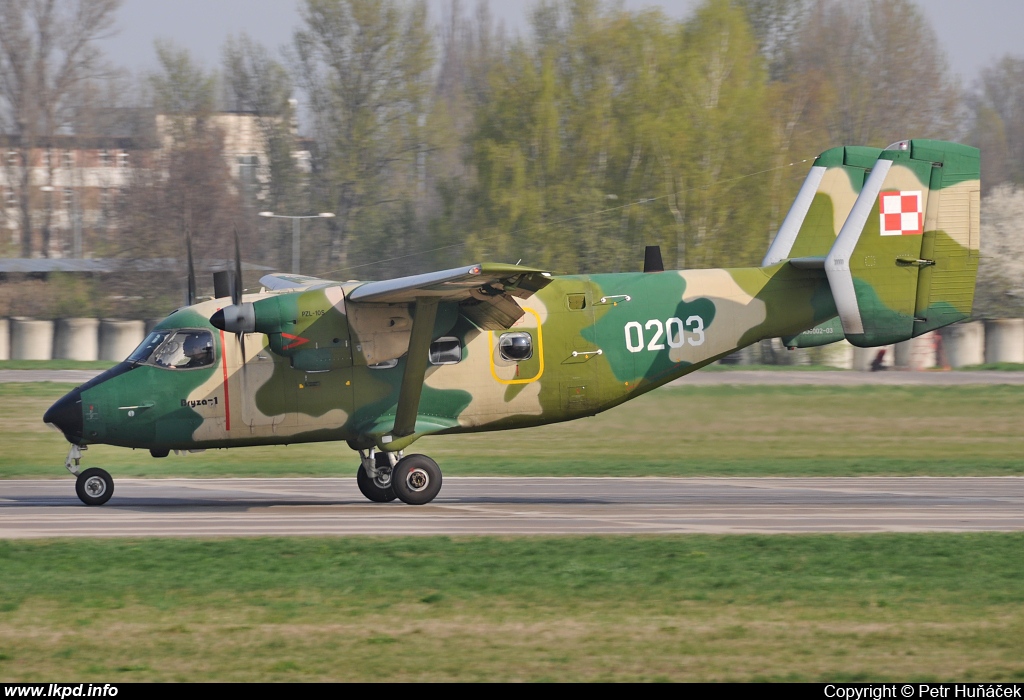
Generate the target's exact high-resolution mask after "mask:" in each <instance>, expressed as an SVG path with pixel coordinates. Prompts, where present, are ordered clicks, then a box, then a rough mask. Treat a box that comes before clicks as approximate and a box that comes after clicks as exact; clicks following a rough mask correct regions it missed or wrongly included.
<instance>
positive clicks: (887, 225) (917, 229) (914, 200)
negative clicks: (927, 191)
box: [878, 191, 924, 236]
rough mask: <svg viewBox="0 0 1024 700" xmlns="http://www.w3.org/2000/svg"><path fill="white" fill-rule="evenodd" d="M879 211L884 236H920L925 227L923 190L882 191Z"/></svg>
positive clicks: (879, 197) (879, 198)
mask: <svg viewBox="0 0 1024 700" xmlns="http://www.w3.org/2000/svg"><path fill="white" fill-rule="evenodd" d="M878 212H879V216H880V217H881V225H880V227H879V228H881V231H882V235H883V236H920V235H921V233H922V230H923V227H924V209H923V208H922V206H921V192H920V191H917V192H882V193H881V194H879V195H878Z"/></svg>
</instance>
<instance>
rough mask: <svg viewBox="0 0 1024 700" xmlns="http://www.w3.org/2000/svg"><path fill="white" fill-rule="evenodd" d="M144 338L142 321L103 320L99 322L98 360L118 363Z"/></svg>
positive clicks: (144, 331) (144, 326)
mask: <svg viewBox="0 0 1024 700" xmlns="http://www.w3.org/2000/svg"><path fill="white" fill-rule="evenodd" d="M145 337H146V324H145V322H144V321H122V320H119V319H113V318H104V319H102V320H101V321H100V359H101V360H106V361H108V362H119V361H120V360H123V359H125V358H126V357H128V355H130V354H131V353H132V351H133V350H134V349H135V348H137V347H138V346H139V344H141V343H142V341H143V340H144V339H145Z"/></svg>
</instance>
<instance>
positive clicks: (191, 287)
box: [185, 222, 196, 306]
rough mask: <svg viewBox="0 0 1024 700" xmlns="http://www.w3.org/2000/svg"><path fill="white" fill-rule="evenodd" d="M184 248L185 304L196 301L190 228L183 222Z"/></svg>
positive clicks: (191, 303)
mask: <svg viewBox="0 0 1024 700" xmlns="http://www.w3.org/2000/svg"><path fill="white" fill-rule="evenodd" d="M185 250H186V251H187V253H188V290H187V291H186V293H185V301H186V304H185V306H192V305H193V304H195V303H196V268H195V265H194V264H193V263H192V229H190V228H189V225H188V222H186V223H185Z"/></svg>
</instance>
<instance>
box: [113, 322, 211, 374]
mask: <svg viewBox="0 0 1024 700" xmlns="http://www.w3.org/2000/svg"><path fill="white" fill-rule="evenodd" d="M213 355H214V353H213V334H212V333H211V332H210V331H206V330H175V331H154V332H152V333H150V334H149V337H148V338H146V339H145V340H144V341H143V343H142V345H140V346H139V347H138V348H136V350H135V352H133V353H132V354H131V355H129V356H128V361H129V362H135V363H144V364H150V365H156V366H157V367H164V368H167V369H195V368H197V367H208V366H210V365H212V364H213V362H214V356H213Z"/></svg>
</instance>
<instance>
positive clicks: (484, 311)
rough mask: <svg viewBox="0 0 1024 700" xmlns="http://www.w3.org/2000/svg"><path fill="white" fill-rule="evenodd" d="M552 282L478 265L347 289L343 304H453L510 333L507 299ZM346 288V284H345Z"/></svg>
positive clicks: (270, 279) (523, 271)
mask: <svg viewBox="0 0 1024 700" xmlns="http://www.w3.org/2000/svg"><path fill="white" fill-rule="evenodd" d="M550 281H551V273H550V272H547V271H545V270H540V269H537V268H532V267H523V266H521V265H504V264H501V263H479V264H476V265H467V266H466V267H457V268H452V269H450V270H440V271H438V272H428V273H426V274H422V275H411V276H409V277H397V278H395V279H390V280H381V281H379V282H363V283H362V284H359V285H357V286H355V287H352V288H348V289H347V290H346V294H345V296H346V300H347V302H348V303H355V304H358V303H367V304H369V303H375V304H412V303H415V302H417V301H418V300H421V299H432V300H434V301H435V302H438V303H440V302H456V303H458V304H459V310H460V311H461V312H462V314H463V315H464V316H466V318H468V319H469V320H470V321H472V322H473V323H475V324H476V325H477V326H479V327H480V328H481V329H483V330H485V331H497V330H503V329H505V328H510V327H511V326H512V324H514V323H515V322H516V321H518V320H519V319H520V318H522V316H523V310H522V309H521V308H520V307H519V305H518V304H517V303H516V302H515V301H514V300H513V298H512V297H519V298H520V299H528V298H529V297H531V296H533V294H534V293H536V292H538V291H540V290H541V289H543V288H544V287H546V286H547V285H548V283H549V282H550ZM260 284H262V285H263V286H264V287H265V288H266V289H270V290H275V291H280V290H307V289H316V288H318V287H329V286H334V285H337V284H341V283H340V282H333V281H331V280H324V279H320V278H319V277H308V276H306V275H289V274H274V275H266V276H264V277H261V278H260ZM345 286H346V287H347V285H345Z"/></svg>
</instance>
